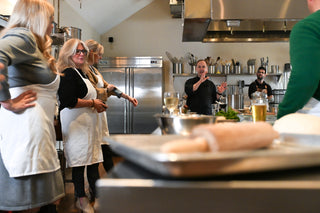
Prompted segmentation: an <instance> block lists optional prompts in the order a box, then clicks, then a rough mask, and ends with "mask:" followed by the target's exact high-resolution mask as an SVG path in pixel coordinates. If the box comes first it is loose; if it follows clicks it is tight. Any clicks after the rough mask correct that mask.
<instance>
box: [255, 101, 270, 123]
mask: <svg viewBox="0 0 320 213" xmlns="http://www.w3.org/2000/svg"><path fill="white" fill-rule="evenodd" d="M267 104H268V100H267V99H266V98H263V97H258V98H256V99H254V100H252V101H251V110H252V121H253V122H257V121H266V117H267Z"/></svg>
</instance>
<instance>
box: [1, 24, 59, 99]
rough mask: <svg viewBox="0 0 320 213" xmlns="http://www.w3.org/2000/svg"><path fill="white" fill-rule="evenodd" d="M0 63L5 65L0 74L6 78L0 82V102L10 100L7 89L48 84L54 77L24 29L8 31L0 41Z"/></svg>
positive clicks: (34, 41)
mask: <svg viewBox="0 0 320 213" xmlns="http://www.w3.org/2000/svg"><path fill="white" fill-rule="evenodd" d="M0 63H3V64H4V65H5V69H3V70H0V74H3V75H5V76H6V81H4V82H0V85H1V87H2V88H1V89H0V101H5V100H8V99H10V98H11V96H10V92H9V88H13V87H22V86H26V85H31V84H49V83H50V82H52V81H53V80H54V79H55V77H56V75H55V74H54V73H53V72H52V71H51V70H50V68H49V67H48V63H47V60H46V59H45V58H44V57H43V55H42V53H41V52H40V50H39V49H38V46H37V43H36V39H35V37H34V36H33V34H32V33H31V32H30V30H28V29H26V28H13V29H10V30H9V31H8V32H7V33H6V34H5V36H4V37H2V38H1V39H0Z"/></svg>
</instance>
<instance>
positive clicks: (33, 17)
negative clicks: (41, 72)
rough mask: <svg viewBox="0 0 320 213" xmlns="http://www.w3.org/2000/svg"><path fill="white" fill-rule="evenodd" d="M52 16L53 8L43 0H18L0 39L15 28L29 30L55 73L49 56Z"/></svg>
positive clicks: (51, 58) (52, 59) (53, 64)
mask: <svg viewBox="0 0 320 213" xmlns="http://www.w3.org/2000/svg"><path fill="white" fill-rule="evenodd" d="M53 15H54V7H53V6H52V5H51V4H50V3H49V2H47V1H45V0H18V1H17V3H16V4H15V6H14V8H13V12H12V15H11V16H10V19H9V22H8V24H7V26H6V28H5V29H4V30H3V31H2V32H1V37H3V36H4V35H5V33H6V32H7V31H8V30H10V29H12V28H15V27H24V28H27V29H29V30H30V31H31V32H32V33H33V35H34V36H35V39H36V42H37V45H38V48H39V50H40V51H41V52H42V54H43V56H44V58H46V59H47V61H48V65H49V67H50V69H51V70H52V71H53V72H54V73H57V70H56V66H55V59H54V57H53V56H52V55H51V44H52V39H51V38H50V35H48V28H49V26H50V25H51V24H52V20H53Z"/></svg>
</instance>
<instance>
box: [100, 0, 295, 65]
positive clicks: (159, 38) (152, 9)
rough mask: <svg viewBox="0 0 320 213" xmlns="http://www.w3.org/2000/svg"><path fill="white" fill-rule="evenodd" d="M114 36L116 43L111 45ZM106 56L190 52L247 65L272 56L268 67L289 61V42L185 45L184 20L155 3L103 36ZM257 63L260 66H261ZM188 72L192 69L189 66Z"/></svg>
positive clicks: (160, 2) (158, 1) (166, 6)
mask: <svg viewBox="0 0 320 213" xmlns="http://www.w3.org/2000/svg"><path fill="white" fill-rule="evenodd" d="M108 37H114V43H113V44H110V43H109V42H108ZM101 42H102V43H103V44H104V47H105V52H106V53H105V55H106V56H148V55H152V56H159V55H160V56H163V57H164V59H165V60H167V59H168V58H167V57H166V54H165V51H169V52H170V53H171V54H172V55H173V56H176V57H178V58H180V57H183V56H184V55H185V53H186V52H191V53H193V54H194V55H195V56H197V57H198V58H205V57H207V56H211V57H213V58H216V57H217V56H220V57H221V58H222V59H223V60H230V59H231V58H234V59H235V60H237V61H240V63H241V64H246V62H247V60H248V59H249V58H256V59H257V62H259V64H260V60H259V59H260V58H261V57H266V56H269V65H272V64H279V65H280V69H283V65H284V63H287V62H289V44H288V42H274V43H270V42H268V43H201V42H182V20H181V19H173V18H171V15H170V7H169V2H168V1H164V0H155V1H154V2H153V3H151V4H150V5H148V6H147V7H145V8H144V9H142V10H140V11H139V12H138V13H136V14H134V15H133V16H131V17H130V18H128V19H127V20H125V21H123V22H122V23H121V24H119V25H117V26H116V27H114V28H113V29H111V30H110V31H108V32H107V33H105V34H103V35H102V36H101ZM259 64H258V65H259ZM186 69H187V71H188V70H189V67H188V66H187V67H186Z"/></svg>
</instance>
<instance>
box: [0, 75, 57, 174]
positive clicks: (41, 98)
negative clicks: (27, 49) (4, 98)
mask: <svg viewBox="0 0 320 213" xmlns="http://www.w3.org/2000/svg"><path fill="white" fill-rule="evenodd" d="M59 82H60V76H59V75H57V77H56V79H55V80H54V81H53V82H51V83H50V84H46V85H44V84H33V85H28V86H23V87H16V88H10V94H11V97H12V98H15V97H17V96H18V95H20V94H21V93H22V92H25V91H27V90H32V91H34V92H36V93H37V100H36V101H35V103H36V105H35V107H30V108H27V109H26V110H24V111H23V112H22V113H13V112H11V111H8V110H6V109H5V108H4V107H1V109H0V118H1V119H0V151H1V155H2V160H3V163H4V165H5V167H6V169H7V170H8V173H9V175H10V177H20V176H26V175H34V174H39V173H48V172H53V171H56V170H58V169H59V168H60V163H59V160H58V155H57V150H56V148H55V144H56V138H55V131H54V126H53V120H54V113H55V104H56V100H57V99H56V94H57V90H58V87H59Z"/></svg>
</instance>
